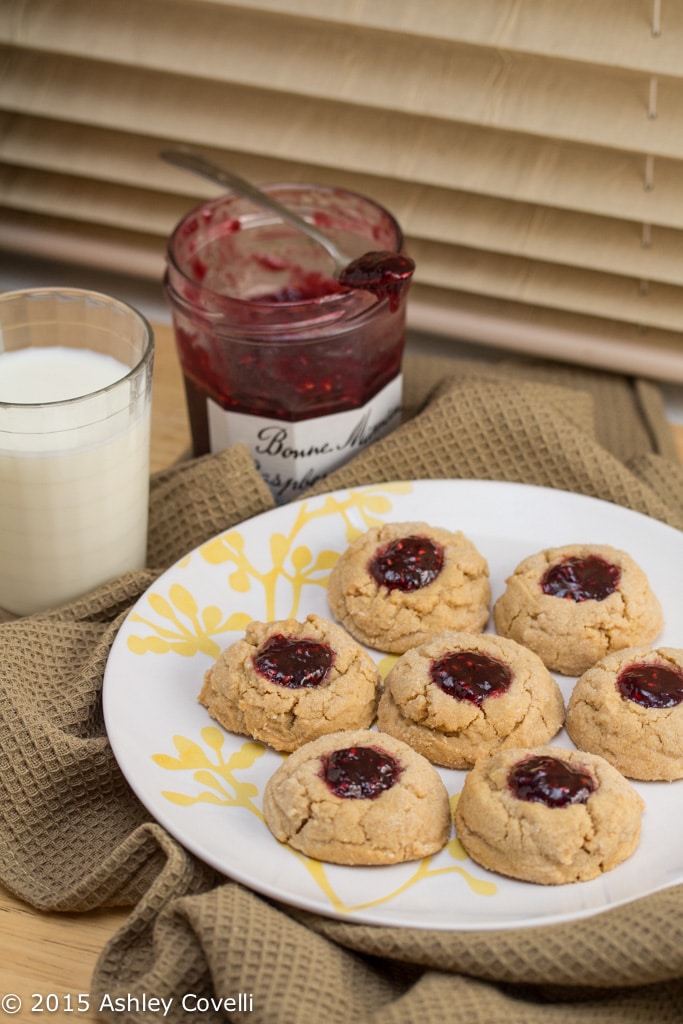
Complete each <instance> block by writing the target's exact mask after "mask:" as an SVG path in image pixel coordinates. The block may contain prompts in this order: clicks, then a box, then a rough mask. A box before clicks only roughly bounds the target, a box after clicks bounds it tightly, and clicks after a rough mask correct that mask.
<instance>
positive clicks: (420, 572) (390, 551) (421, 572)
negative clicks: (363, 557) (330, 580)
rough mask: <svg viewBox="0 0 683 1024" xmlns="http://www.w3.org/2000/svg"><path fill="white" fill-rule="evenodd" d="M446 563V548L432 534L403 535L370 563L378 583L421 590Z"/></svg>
mask: <svg viewBox="0 0 683 1024" xmlns="http://www.w3.org/2000/svg"><path fill="white" fill-rule="evenodd" d="M442 567H443V548H442V547H441V545H440V544H437V543H436V542H435V541H432V540H430V539H429V537H401V538H400V539H399V540H395V541H392V542H391V544H387V546H386V547H384V548H380V550H379V551H377V552H376V554H375V556H374V558H373V559H372V561H371V562H370V565H369V566H368V571H369V573H370V575H371V576H372V578H373V579H374V580H375V582H376V583H379V585H380V586H381V587H386V588H387V589H388V590H403V591H406V592H408V591H411V590H419V589H420V588H421V587H426V586H427V585H428V584H429V583H432V582H433V581H434V580H435V579H436V577H437V576H438V575H439V573H440V572H441V569H442Z"/></svg>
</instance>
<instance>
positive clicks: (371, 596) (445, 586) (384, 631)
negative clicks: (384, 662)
mask: <svg viewBox="0 0 683 1024" xmlns="http://www.w3.org/2000/svg"><path fill="white" fill-rule="evenodd" d="M328 600H329V604H330V608H331V609H332V613H333V614H334V616H335V618H336V619H337V620H338V621H339V622H340V623H341V624H342V625H343V626H344V627H345V628H346V629H347V630H348V631H349V633H351V634H352V635H353V636H355V637H356V639H357V640H359V641H360V642H361V643H363V644H367V646H368V647H372V648H374V649H376V650H379V651H386V652H389V653H392V654H403V653H404V652H405V651H407V650H409V649H410V648H411V647H416V646H417V645H418V644H420V643H423V642H424V641H425V640H427V639H429V637H430V636H435V635H436V634H438V633H441V632H443V631H444V630H447V629H459V630H470V631H473V632H477V631H479V630H481V629H483V628H484V626H485V625H486V623H487V621H488V618H489V603H490V600H491V588H490V585H489V578H488V565H487V563H486V560H485V559H484V557H483V556H482V555H481V554H480V553H479V551H478V550H477V548H476V547H475V546H474V544H473V543H472V542H471V541H470V540H468V538H467V537H465V535H464V534H463V533H461V532H459V531H458V532H452V531H450V530H445V529H442V528H439V527H434V526H430V525H428V524H427V523H424V522H407V523H385V524H383V525H382V526H378V527H373V528H372V529H370V530H368V531H367V533H364V534H363V535H362V536H360V537H358V538H357V539H356V540H355V541H354V542H353V543H352V544H351V545H350V546H349V548H347V550H346V551H345V552H343V554H342V555H341V556H340V558H339V559H338V561H337V563H336V564H335V566H334V568H333V570H332V572H331V574H330V579H329V585H328Z"/></svg>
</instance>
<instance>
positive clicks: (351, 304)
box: [164, 182, 404, 329]
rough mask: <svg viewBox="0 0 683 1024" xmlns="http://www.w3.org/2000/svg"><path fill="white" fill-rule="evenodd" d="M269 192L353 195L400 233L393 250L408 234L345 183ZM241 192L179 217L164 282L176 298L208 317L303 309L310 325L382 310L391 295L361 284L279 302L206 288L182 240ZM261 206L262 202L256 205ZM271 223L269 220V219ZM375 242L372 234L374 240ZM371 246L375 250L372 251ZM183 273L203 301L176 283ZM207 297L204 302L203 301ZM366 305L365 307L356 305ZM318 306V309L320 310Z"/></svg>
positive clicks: (280, 185)
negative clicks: (181, 251)
mask: <svg viewBox="0 0 683 1024" xmlns="http://www.w3.org/2000/svg"><path fill="white" fill-rule="evenodd" d="M259 187H260V188H261V189H262V190H263V191H264V192H274V193H277V192H279V191H284V190H286V191H293V192H302V193H305V192H312V193H314V194H323V195H329V196H332V195H334V196H340V197H342V198H343V197H348V198H350V199H352V200H356V201H358V202H360V203H362V204H364V205H365V206H367V207H371V208H373V209H374V210H375V211H377V213H378V214H380V215H381V217H382V218H384V219H385V220H386V222H387V225H388V228H389V230H390V231H391V232H392V233H393V234H394V237H395V245H394V247H393V248H389V249H388V250H387V251H393V252H396V253H400V252H401V251H402V249H403V245H404V236H403V231H402V229H401V226H400V224H399V223H398V221H397V220H396V218H395V217H394V215H393V214H392V213H390V212H389V210H387V209H386V207H384V206H382V205H381V203H379V202H377V201H376V200H374V199H371V198H369V197H368V196H365V195H362V194H361V193H360V192H355V191H353V190H351V189H345V188H340V187H338V186H334V185H320V184H316V183H313V182H275V183H271V184H266V185H261V186H259ZM239 198H241V197H240V196H238V195H237V193H235V192H230V191H226V192H224V193H222V194H221V195H219V196H217V197H216V198H214V199H209V200H207V201H204V202H202V203H199V204H198V205H197V206H195V207H193V208H192V209H191V210H188V212H187V213H186V214H185V215H184V216H183V217H182V218H181V219H180V221H178V223H177V224H176V226H175V228H174V229H173V231H172V232H171V235H170V236H169V240H168V245H167V250H166V260H167V269H166V274H165V277H164V283H165V287H166V290H167V292H168V293H169V297H170V298H171V300H172V301H173V302H179V304H181V305H183V306H186V307H188V308H192V309H193V310H194V311H195V312H196V311H197V310H199V311H201V315H203V316H205V317H206V318H207V319H208V320H210V321H213V320H214V319H218V318H220V317H222V316H223V315H224V314H225V312H226V311H227V310H230V309H233V310H237V309H239V310H242V311H247V310H249V311H251V312H252V313H257V312H261V313H263V314H264V316H266V317H267V314H268V313H270V314H271V316H272V318H273V320H278V319H279V318H278V316H277V311H278V310H281V311H282V312H283V313H285V312H286V314H287V316H288V318H290V319H291V316H292V313H293V312H294V311H297V310H299V309H300V310H301V312H302V314H303V316H302V318H301V320H300V321H299V326H301V325H302V324H305V323H306V322H307V320H309V319H310V322H311V324H313V323H314V322H315V323H319V322H320V319H321V318H323V319H325V318H327V317H332V318H334V319H338V318H342V317H349V318H354V319H355V318H356V317H357V316H359V315H362V314H363V313H366V312H368V311H372V312H373V314H374V313H375V312H376V310H377V307H378V306H380V305H382V304H383V303H386V302H387V299H386V297H383V296H377V295H374V294H372V293H370V292H365V291H361V290H360V289H352V288H349V289H348V290H347V291H341V292H330V293H329V294H323V295H320V296H315V297H314V298H303V299H293V300H283V301H277V302H263V301H259V297H258V296H255V297H254V298H239V297H238V296H234V295H229V294H226V293H225V292H220V291H216V290H215V289H213V288H209V287H206V286H205V285H203V284H202V282H201V281H197V280H196V279H195V278H194V277H192V276H190V274H188V273H187V271H186V269H185V268H183V266H181V264H180V262H179V260H178V259H177V256H176V252H175V249H176V247H177V245H176V243H177V242H178V240H179V239H180V238H181V237H182V235H183V233H184V232H186V230H187V225H188V224H189V223H190V222H191V221H192V220H193V219H196V218H197V217H202V218H205V217H206V214H207V211H212V210H215V209H216V208H220V207H221V206H222V205H223V204H225V203H226V202H227V201H230V200H233V199H239ZM254 209H255V210H257V211H258V207H254ZM263 215H264V216H266V217H267V216H268V214H267V212H266V211H265V210H264V211H263ZM265 223H267V222H265ZM368 242H369V243H370V239H368ZM368 251H370V250H368ZM176 275H177V276H178V282H177V283H178V284H181V285H185V286H189V288H190V289H191V290H192V292H193V297H194V296H196V298H197V299H198V300H199V301H198V302H192V301H190V300H189V299H188V298H187V297H186V296H183V295H181V294H180V293H179V291H178V288H177V287H176V282H174V281H173V280H172V279H173V278H175V277H176ZM359 296H362V301H361V302H360V304H359V301H358V299H359ZM202 300H203V301H202ZM359 305H360V307H361V308H355V307H358V306H359ZM305 311H309V314H310V317H307V316H306V313H305ZM314 311H317V312H314ZM267 326H268V324H267V321H266V323H261V324H259V329H263V328H264V327H267ZM272 326H273V327H277V328H278V329H280V328H281V324H275V323H273V324H272Z"/></svg>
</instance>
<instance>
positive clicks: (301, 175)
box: [0, 111, 683, 229]
mask: <svg viewBox="0 0 683 1024" xmlns="http://www.w3.org/2000/svg"><path fill="white" fill-rule="evenodd" d="M176 139H177V137H176ZM457 139H458V144H457V147H456V151H457V159H455V160H448V159H447V158H444V157H443V155H440V154H439V153H438V152H434V151H433V150H431V149H429V148H428V147H427V146H425V147H424V149H423V153H424V155H425V160H424V162H423V164H422V165H421V166H420V167H419V168H417V169H416V173H415V175H414V176H413V177H412V178H405V179H404V180H402V181H401V180H397V179H396V177H395V175H394V174H389V173H387V175H386V176H383V175H381V174H377V175H372V174H369V173H364V172H363V170H362V169H360V167H359V166H358V164H356V165H355V166H356V168H358V169H357V170H351V169H345V168H344V167H343V166H342V165H339V164H334V165H333V166H328V167H324V166H322V165H321V164H320V163H319V162H315V161H308V162H303V161H301V160H287V159H278V158H275V157H273V156H271V155H266V154H265V153H264V154H263V155H261V154H259V153H256V152H248V151H243V152H239V151H237V150H234V149H229V148H226V149H221V150H217V149H215V148H214V147H212V146H207V147H205V148H206V149H207V152H209V153H210V154H212V155H213V156H214V157H215V159H217V160H223V161H225V162H226V163H227V164H228V165H229V166H232V167H235V169H237V170H239V171H240V173H242V174H243V175H244V176H246V177H252V178H254V180H256V181H260V182H266V181H284V180H309V181H311V180H314V181H322V182H324V183H330V184H333V183H335V182H336V183H339V184H340V185H345V186H346V187H349V188H352V189H356V190H357V191H367V190H368V189H369V190H370V191H371V192H374V191H375V190H377V189H378V188H382V189H384V188H385V187H386V188H387V189H388V190H389V194H390V195H391V199H392V202H393V201H395V202H398V203H400V205H401V208H402V209H410V207H411V205H412V202H413V200H412V195H413V194H414V192H415V190H416V189H417V188H420V189H427V190H432V189H434V190H441V189H443V190H444V191H446V192H448V193H450V192H451V191H455V192H463V193H466V194H472V195H473V196H475V197H476V196H482V197H490V198H495V199H500V200H513V201H514V202H525V203H533V204H537V205H540V206H547V207H555V208H558V209H559V210H560V211H563V210H564V211H568V212H580V213H586V214H592V215H599V216H600V215H601V216H605V217H611V218H618V219H622V220H625V221H628V222H633V223H636V224H638V225H641V224H643V223H647V224H649V225H652V226H656V225H660V226H665V227H668V228H676V229H681V228H683V168H682V167H681V165H679V164H677V163H675V162H673V161H663V160H662V161H658V162H657V164H656V168H655V188H653V189H650V190H648V189H646V188H645V185H644V164H643V160H642V159H639V158H632V157H629V156H627V155H625V154H615V153H612V152H611V151H608V152H607V153H605V152H604V151H602V150H598V149H594V148H593V149H589V148H586V147H571V146H556V145H554V144H553V143H545V142H536V140H534V141H533V142H532V141H531V140H529V139H524V138H517V137H514V136H509V135H501V134H495V133H484V132H481V131H479V130H470V129H465V130H463V132H462V133H460V134H458V136H457ZM172 141H173V140H172V139H165V140H160V139H159V138H157V137H153V136H151V137H150V136H142V135H136V134H133V133H131V132H125V131H121V130H117V129H109V128H101V127H93V126H91V125H88V124H78V123H67V122H64V121H62V120H52V119H48V118H41V117H33V116H31V115H16V114H10V113H7V112H2V111H0V160H3V161H5V162H6V163H12V164H17V165H25V166H27V167H29V168H31V167H35V168H42V169H44V170H53V171H55V172H56V173H66V172H68V171H72V172H73V173H75V174H81V175H83V176H88V175H90V174H92V175H93V177H95V178H111V179H115V180H120V181H122V182H123V183H126V184H135V183H138V182H139V181H140V178H141V177H142V176H143V175H145V176H147V177H149V176H150V175H152V174H153V175H154V181H155V184H156V185H157V186H158V187H160V188H161V189H162V190H164V191H176V192H180V193H182V192H186V193H187V194H188V195H189V194H193V193H194V194H197V195H209V194H212V193H210V192H209V188H210V186H208V185H207V186H203V187H202V186H201V185H200V183H199V181H198V179H197V180H195V179H194V178H191V177H190V176H185V175H181V174H179V173H178V172H176V171H172V170H166V171H165V172H164V174H163V175H162V177H161V178H160V177H159V175H158V170H159V168H158V167H157V162H158V152H159V149H160V148H161V146H162V144H164V145H165V144H166V143H167V142H168V143H170V142H172ZM320 156H322V154H320V155H319V157H320ZM385 183H386V185H385Z"/></svg>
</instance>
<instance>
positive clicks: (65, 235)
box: [0, 0, 683, 381]
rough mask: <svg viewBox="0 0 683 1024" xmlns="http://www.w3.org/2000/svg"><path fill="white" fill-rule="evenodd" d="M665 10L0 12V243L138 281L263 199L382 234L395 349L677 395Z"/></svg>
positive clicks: (291, 7) (12, 4)
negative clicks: (393, 269) (217, 181)
mask: <svg viewBox="0 0 683 1024" xmlns="http://www.w3.org/2000/svg"><path fill="white" fill-rule="evenodd" d="M682 54H683V3H681V2H680V0H603V2H602V3H600V4H596V3H595V2H594V0H574V2H573V3H572V4H564V3H557V2H556V0H487V2H486V3H472V0H467V2H465V0H420V2H419V3H417V2H414V0H242V2H240V3H236V2H235V3H233V2H230V0H97V3H93V2H92V0H4V2H3V4H2V5H0V68H1V72H0V75H1V77H0V247H1V248H2V249H4V250H5V251H6V252H17V253H19V252H23V253H32V254H42V255H45V256H48V257H49V258H54V259H55V260H66V261H71V262H75V263H87V264H95V265H101V266H102V267H103V268H106V269H115V270H119V271H120V270H126V271H128V272H131V273H135V274H140V275H144V276H148V277H152V278H161V276H162V274H163V262H164V250H165V242H166V238H167V236H168V234H169V233H170V231H171V229H172V228H173V226H174V225H175V223H176V222H177V221H178V220H179V219H180V217H181V216H182V215H183V214H184V213H185V212H186V211H187V210H188V209H189V208H190V207H191V206H192V205H194V204H195V203H197V202H199V201H200V200H201V199H203V198H207V197H210V196H213V195H215V194H216V189H215V188H214V187H213V186H211V185H210V184H208V183H205V182H202V181H201V180H200V179H198V178H197V179H195V178H194V177H192V176H191V175H189V174H187V173H184V172H182V171H180V170H177V169H176V168H172V167H169V166H168V165H166V164H164V163H163V162H162V161H161V160H160V159H159V158H158V153H159V150H160V149H162V148H164V147H165V146H168V145H172V144H175V143H188V144H191V145H194V146H197V147H199V148H202V149H204V150H205V151H206V152H207V153H208V154H209V155H211V156H213V157H214V158H216V159H219V160H222V161H224V162H225V163H226V164H227V165H228V166H231V167H233V168H234V169H235V170H236V171H237V172H238V173H241V174H242V175H243V176H246V177H250V178H251V179H252V180H254V181H255V182H257V183H266V182H273V181H284V180H290V181H302V180H310V181H317V182H323V183H329V184H338V185H341V186H346V187H349V188H352V189H355V190H357V191H360V192H363V193H365V194H366V195H369V196H371V197H373V198H375V199H377V200H378V201H379V202H381V203H383V204H384V205H385V206H387V207H388V208H389V209H391V211H392V212H393V213H394V214H395V215H396V217H397V218H398V220H399V221H400V223H401V224H402V226H403V229H404V231H405V234H406V237H407V247H408V249H409V251H410V253H411V255H412V256H413V257H414V258H415V260H416V262H417V268H418V269H417V273H416V277H415V284H414V286H413V290H412V291H411V300H410V303H409V320H410V323H411V324H412V326H413V327H416V328H422V329H425V330H428V331H430V332H434V333H437V334H442V335H444V336H447V337H454V338H455V337H458V338H464V339H466V340H471V341H475V342H480V343H482V344H484V345H495V346H502V347H505V348H510V349H514V350H516V351H523V352H533V353H537V354H541V355H544V356H549V357H556V358H560V359H568V360H572V361H579V362H583V363H588V364H591V365H595V366H604V367H607V368H611V369H618V370H626V371H632V372H636V373H644V374H646V375H650V376H654V377H659V378H662V379H669V380H678V381H683V336H682V329H683V61H682Z"/></svg>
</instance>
